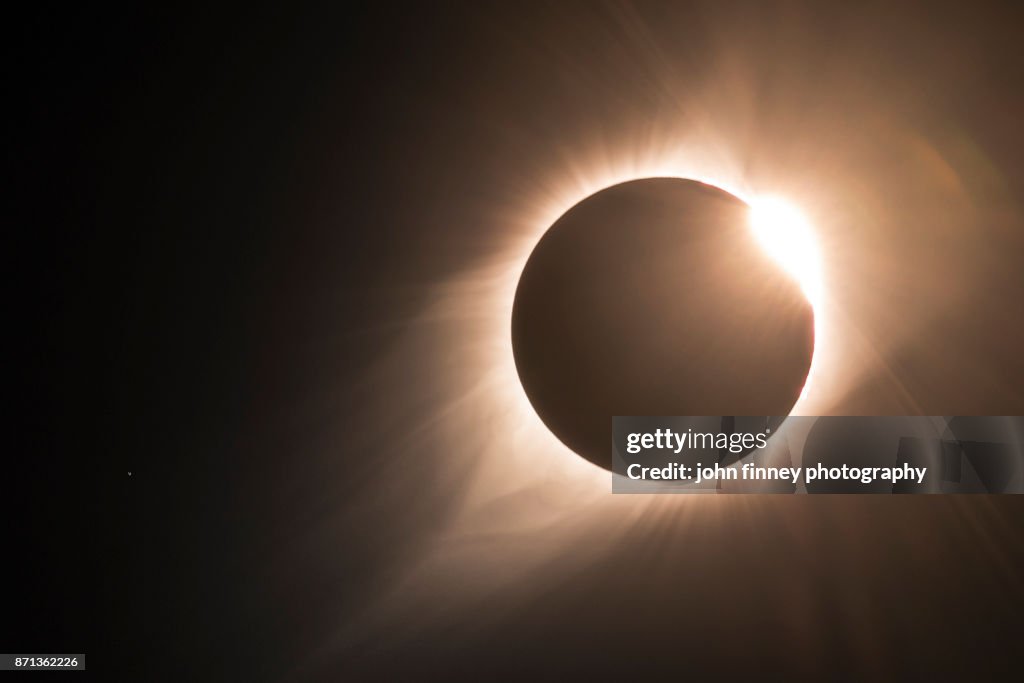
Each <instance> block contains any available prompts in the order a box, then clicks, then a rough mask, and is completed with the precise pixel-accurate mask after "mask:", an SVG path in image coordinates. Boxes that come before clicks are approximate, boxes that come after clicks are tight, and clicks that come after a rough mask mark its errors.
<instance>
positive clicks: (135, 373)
mask: <svg viewBox="0 0 1024 683" xmlns="http://www.w3.org/2000/svg"><path fill="white" fill-rule="evenodd" d="M348 4H349V3H332V4H328V5H323V6H305V5H304V6H301V7H300V6H297V5H292V4H288V5H287V7H285V6H282V7H280V8H277V9H256V8H253V7H240V8H234V9H232V8H227V7H213V6H203V7H197V8H185V7H179V6H175V7H168V8H166V9H146V8H142V7H135V8H117V7H113V6H110V7H105V8H93V7H89V8H77V9H74V10H71V9H62V8H59V7H38V8H32V9H28V8H22V12H21V13H20V14H17V15H11V16H9V17H8V19H7V20H6V21H5V22H4V23H5V27H4V33H5V35H6V38H5V40H4V41H3V51H4V75H5V78H4V82H5V91H6V95H7V97H6V98H5V100H6V106H5V115H6V117H7V119H8V123H7V126H6V140H7V144H6V150H7V151H6V154H5V160H6V162H7V164H6V165H7V166H8V173H7V174H6V177H7V182H6V190H5V192H4V196H5V202H4V205H5V219H4V227H5V229H4V235H5V242H6V244H7V246H6V249H5V254H6V256H7V263H8V266H7V267H6V268H5V269H4V272H5V280H6V292H7V302H8V306H10V307H11V309H13V310H12V311H11V312H10V313H9V314H8V315H7V316H6V317H7V320H8V325H6V326H5V328H6V333H5V335H4V336H5V339H6V340H7V342H9V343H10V344H11V346H12V348H11V350H10V351H9V352H8V359H9V362H8V367H9V369H10V372H11V374H12V375H13V381H12V382H9V383H8V385H7V386H8V387H10V390H9V392H8V394H9V399H8V401H9V403H10V404H12V407H13V410H11V411H9V413H8V419H9V422H8V425H9V427H8V432H9V434H10V435H11V438H9V439H8V443H7V445H6V446H5V448H4V455H5V458H4V460H5V463H6V467H5V468H4V477H3V483H4V493H3V500H4V511H5V515H4V516H5V521H6V523H5V525H4V528H5V529H6V530H7V532H8V536H7V541H6V545H5V549H4V552H3V561H2V563H3V566H4V570H3V571H4V578H5V582H4V585H5V586H6V588H7V590H6V591H5V592H4V595H3V607H2V609H0V623H2V626H3V629H2V634H3V637H2V640H0V651H2V652H9V653H13V652H25V653H44V652H48V653H60V652H75V653H82V652H84V653H86V655H87V661H88V669H89V671H90V672H91V673H92V676H93V677H95V678H96V679H97V680H132V681H148V680H175V681H182V680H220V681H223V680H239V681H241V680H245V681H264V680H265V681H285V680H287V681H291V680H303V681H305V680H310V681H314V680H317V681H319V680H371V679H379V680H441V679H445V680H449V679H466V680H490V679H504V678H509V679H520V678H529V679H554V678H559V679H570V680H571V679H572V678H589V679H605V678H613V677H619V678H620V679H623V680H633V679H642V678H644V677H667V676H671V677H672V678H675V679H678V678H683V677H688V676H691V675H697V676H699V675H701V674H713V675H716V676H721V677H726V678H729V677H736V676H763V675H777V676H791V677H794V678H802V677H813V678H816V679H820V678H822V677H825V676H829V677H831V676H844V675H848V676H850V677H852V678H856V679H864V678H890V677H900V678H906V677H913V678H925V677H933V676H937V675H942V674H945V675H957V676H960V677H967V678H970V679H972V680H974V679H979V678H986V677H992V676H994V675H996V674H998V673H1001V672H1005V671H1006V666H1008V665H1009V664H1010V663H1012V662H1014V661H1015V655H1016V652H1017V648H1018V646H1019V642H1020V634H1021V628H1020V626H1019V624H1018V622H1019V615H1020V612H1021V608H1022V607H1024V583H1022V580H1021V578H1020V576H1021V571H1020V570H1021V569H1022V567H1024V502H1022V501H1020V500H1019V499H1018V497H1014V496H1001V497H994V496H993V497H989V496H977V497H947V496H934V497H926V496H920V497H917V496H906V497H883V496H877V497H871V496H863V497H853V496H850V497H843V496H822V497H811V496H806V497H788V496H778V497H760V496H749V497H727V496H719V497H713V499H712V498H711V497H707V498H708V500H704V499H703V498H705V497H699V498H702V500H697V501H689V500H687V499H686V498H687V497H683V496H660V497H657V496H655V497H650V498H656V500H650V499H648V498H646V497H632V498H631V497H628V496H616V497H615V500H614V501H612V500H611V499H612V498H613V497H612V495H611V493H610V485H609V484H608V482H607V481H606V480H605V479H604V478H601V479H600V484H599V485H598V487H597V488H593V487H591V489H588V488H587V484H585V483H578V485H577V484H575V483H574V484H572V485H569V486H565V485H562V484H559V483H558V482H560V481H562V480H560V479H558V477H560V476H562V475H561V474H557V473H556V474H553V473H552V472H554V471H555V470H557V472H558V473H561V472H562V469H561V468H562V467H563V464H560V463H561V461H558V458H563V459H564V458H566V457H569V456H571V455H572V454H571V453H568V452H566V453H564V454H563V453H561V452H558V453H554V452H553V451H552V450H551V449H550V448H549V447H548V442H547V441H544V442H543V443H541V442H539V441H538V440H537V439H535V438H534V436H532V435H533V434H534V433H535V431H531V430H534V427H532V426H531V427H529V428H526V427H523V426H522V424H521V423H513V421H512V419H511V418H510V417H509V415H510V414H512V412H514V408H509V407H508V406H517V405H519V404H518V403H516V401H517V400H518V399H517V398H515V397H518V396H519V392H521V388H520V387H519V386H517V384H516V383H515V382H511V381H506V378H505V374H503V373H505V370H504V369H503V368H505V367H506V366H507V365H508V361H507V359H506V357H509V358H510V355H509V354H507V353H505V351H506V350H507V349H506V347H505V346H503V344H504V343H505V339H504V338H502V337H501V335H498V336H497V337H494V336H491V330H492V328H493V329H499V328H500V329H506V328H503V327H500V325H499V324H498V323H501V324H504V323H502V321H504V320H505V318H501V315H504V314H503V313H500V311H504V310H505V309H504V308H503V307H507V306H510V305H511V299H510V297H508V296H505V294H507V293H508V292H510V291H511V290H510V289H508V287H507V286H506V284H507V283H511V284H512V285H514V283H515V278H516V276H517V275H518V272H519V271H518V270H517V269H521V268H522V258H521V257H522V256H523V255H524V254H523V252H522V248H521V246H522V244H524V243H525V242H524V240H525V241H529V240H530V239H532V240H534V241H536V239H537V238H539V237H540V234H541V233H542V231H543V228H544V227H546V225H536V224H535V222H536V219H537V217H538V216H542V215H543V216H546V217H547V219H548V220H549V222H548V223H547V224H550V219H551V218H554V217H557V215H558V212H557V211H556V212H555V213H554V214H551V213H550V210H549V209H550V207H552V206H560V207H561V208H562V210H564V209H565V208H568V204H566V201H568V202H569V204H571V203H573V202H575V201H578V200H579V199H582V198H583V196H584V195H585V194H586V192H583V193H581V192H580V189H579V188H588V189H589V191H594V190H597V189H600V187H602V186H603V185H607V184H610V183H609V181H611V180H616V181H617V180H624V179H627V178H626V177H628V176H630V174H639V175H641V176H650V175H658V174H661V172H663V171H664V168H665V165H664V164H663V163H661V162H660V161H658V162H657V163H654V162H652V161H651V160H652V159H656V160H662V159H664V158H669V157H672V154H673V153H674V152H673V151H672V150H682V152H680V154H682V157H680V158H684V159H685V160H687V161H686V164H685V166H686V169H691V168H693V167H694V166H701V164H702V163H706V164H707V167H708V168H709V169H711V170H709V171H708V173H709V174H711V175H715V174H722V173H726V174H728V175H731V176H732V177H733V178H735V179H739V180H742V181H743V182H747V183H749V184H750V185H751V186H752V187H767V188H769V189H771V190H772V191H776V192H780V193H783V194H787V195H788V196H794V197H797V198H798V199H800V200H801V201H802V202H803V204H804V205H805V206H806V207H807V210H808V211H809V212H810V213H812V214H813V215H814V217H815V218H816V219H817V223H818V225H819V227H820V228H821V230H822V234H823V235H824V237H823V250H824V251H825V252H826V260H827V267H828V269H829V271H828V272H829V273H830V274H831V277H832V289H831V294H832V296H833V298H834V300H835V301H836V302H838V303H837V304H836V306H835V310H836V311H837V313H836V314H835V316H834V319H835V320H836V321H837V322H836V323H835V325H836V327H835V330H836V331H835V332H834V334H833V337H834V338H835V339H838V340H839V341H838V342H836V343H835V344H834V345H833V347H832V348H833V349H839V350H837V351H835V352H834V357H835V358H836V359H838V360H835V361H834V367H835V368H836V373H835V378H834V380H833V378H832V376H831V375H829V374H828V373H827V372H826V374H825V377H826V379H825V380H823V384H821V385H819V386H824V387H827V388H828V391H827V392H826V393H824V394H822V395H823V398H822V399H821V403H820V409H821V412H822V413H823V414H824V413H826V412H827V413H834V414H851V415H861V414H864V415H875V414H878V415H885V414H895V415H901V414H920V415H1022V414H1024V388H1022V387H1024V355H1022V353H1021V349H1022V348H1024V317H1022V316H1024V303H1022V302H1024V274H1022V271H1021V267H1020V260H1021V256H1022V255H1024V132H1022V130H1021V128H1020V122H1021V121H1022V120H1024V94H1022V91H1021V85H1022V84H1024V51H1022V50H1021V47H1020V36H1019V26H1020V21H1019V17H1018V16H1017V15H1016V13H1015V12H1014V11H1013V8H1012V3H1006V4H1005V5H998V4H989V3H970V6H969V7H968V6H965V7H962V8H958V9H957V8H953V7H945V6H943V7H938V6H936V5H935V4H934V3H919V4H902V3H897V4H896V5H898V6H894V4H893V3H866V4H865V3H799V2H780V3H715V2H709V3H634V4H631V3H596V2H595V3H589V2H577V3H540V2H538V3H513V2H508V3H496V4H492V3H450V4H449V3H442V4H439V5H437V4H430V3H395V4H388V5H387V6H376V5H375V4H366V5H362V6H359V7H348V6H347V5H348ZM693 150H697V151H693ZM687 155H690V156H687ZM673 158H674V157H673ZM655 167H657V168H655ZM701 168H703V167H702V166H701ZM648 169H650V170H648ZM686 169H683V170H686ZM654 171H657V172H658V173H655V172H654ZM681 172H682V171H681ZM602 184H603V185H602ZM531 231H533V232H531ZM492 304H493V305H492ZM494 311H499V314H495V313H494ZM840 312H841V313H840ZM495 315H497V318H495ZM492 318H493V319H497V320H498V323H495V324H494V325H492V323H491V321H492ZM652 334H654V332H652ZM503 354H504V355H503ZM495 359H497V360H495ZM509 367H510V366H509ZM827 369H828V368H826V370H827ZM530 419H532V418H530ZM531 424H532V423H531ZM523 434H526V435H527V436H522V435H523ZM535 451H536V453H537V455H536V457H537V458H541V459H542V461H543V462H544V463H552V462H553V463H555V464H554V465H549V464H544V465H538V466H536V467H534V465H533V464H531V463H533V462H540V461H534V460H531V458H533V457H534V455H533V454H534V452H535ZM552 453H554V454H553V455H552ZM556 456H557V457H556ZM524 463H525V464H524ZM584 466H586V467H590V466H589V465H586V464H585V463H583V464H580V463H576V462H572V463H568V464H565V465H564V467H565V468H567V471H570V472H575V471H577V470H575V469H573V468H577V467H579V468H583V467H584ZM580 471H582V470H580ZM586 472H587V473H588V476H589V474H590V472H589V470H587V471H586ZM588 481H589V480H588ZM630 498H631V499H630ZM627 499H629V500H627ZM709 501H710V502H709ZM737 501H739V502H737ZM630 506H633V507H630ZM63 675H66V676H75V675H80V674H71V673H67V674H63Z"/></svg>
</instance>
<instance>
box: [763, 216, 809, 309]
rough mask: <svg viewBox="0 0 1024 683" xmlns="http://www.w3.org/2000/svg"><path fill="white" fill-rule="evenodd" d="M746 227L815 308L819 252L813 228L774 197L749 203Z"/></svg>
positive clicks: (803, 218)
mask: <svg viewBox="0 0 1024 683" xmlns="http://www.w3.org/2000/svg"><path fill="white" fill-rule="evenodd" d="M750 227H751V228H752V229H753V231H754V235H755V236H756V237H757V239H758V241H759V242H760V243H761V245H762V246H763V247H764V248H765V250H767V252H768V254H769V255H770V256H771V257H772V258H773V259H775V261H776V262H777V263H778V264H779V265H781V266H782V267H783V268H785V269H786V271H787V272H788V273H789V274H790V275H792V276H793V277H795V278H796V280H797V282H799V283H800V287H801V288H802V289H803V291H804V295H805V296H806V297H807V299H808V300H809V301H810V302H811V305H812V306H814V307H815V308H817V307H818V304H819V303H820V302H821V296H822V278H821V254H820V252H819V251H818V244H817V242H816V240H815V238H814V231H813V230H812V229H811V226H810V224H809V223H808V222H807V219H806V218H805V217H804V215H803V214H802V213H801V212H800V211H799V210H798V209H797V208H796V207H794V206H793V205H792V204H789V203H788V202H786V201H785V200H782V199H778V198H775V197H765V198H761V199H757V200H755V201H753V202H751V209H750Z"/></svg>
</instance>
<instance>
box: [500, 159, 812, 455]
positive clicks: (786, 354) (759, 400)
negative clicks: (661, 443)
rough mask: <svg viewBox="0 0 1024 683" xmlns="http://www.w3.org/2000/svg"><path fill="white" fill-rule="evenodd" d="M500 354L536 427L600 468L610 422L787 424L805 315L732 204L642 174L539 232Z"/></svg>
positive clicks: (706, 191)
mask: <svg viewBox="0 0 1024 683" xmlns="http://www.w3.org/2000/svg"><path fill="white" fill-rule="evenodd" d="M512 346H513V352H514V354H515V362H516V368H517V370H518V372H519V377H520V380H521V381H522V383H523V387H524V389H525V390H526V395H527V396H528V397H529V399H530V402H531V403H532V404H533V407H534V409H535V410H536V411H537V414H538V415H539V416H540V418H541V420H543V421H544V424H546V425H547V426H548V428H549V429H550V430H551V431H552V432H553V433H554V434H555V436H557V437H558V438H559V439H560V440H561V441H562V442H563V443H565V444H566V445H567V446H568V447H569V448H571V449H572V450H574V451H575V452H576V453H578V454H580V455H581V456H583V457H584V458H586V459H587V460H589V461H591V462H593V463H595V464H597V465H599V466H601V467H604V468H606V469H610V467H611V459H612V458H611V434H612V432H611V418H612V416H613V415H787V414H788V413H789V411H790V410H791V409H792V407H793V404H794V403H796V400H797V398H798V397H799V395H800V391H801V389H802V387H803V384H804V382H805V380H806V378H807V371H808V369H809V368H810V363H811V355H812V353H813V348H814V313H813V310H812V309H811V305H810V304H809V303H808V301H807V299H806V297H804V295H803V293H802V291H801V289H800V287H799V286H798V284H797V283H796V281H795V280H794V279H793V278H792V277H791V276H790V275H788V274H787V273H786V272H785V271H783V270H782V268H781V267H780V266H778V265H777V264H776V263H775V262H774V261H772V260H771V259H770V257H769V256H768V255H767V253H766V252H765V250H764V249H763V248H762V247H761V246H760V245H759V244H758V243H757V242H756V240H755V238H754V236H753V234H752V232H751V231H750V229H749V223H748V206H747V205H746V204H745V203H744V202H743V201H741V200H740V199H738V198H737V197H735V196H733V195H731V194H729V193H728V192H725V191H724V190H721V189H719V188H716V187H713V186H710V185H706V184H704V183H699V182H697V181H693V180H683V179H679V178H649V179H644V180H635V181H630V182H626V183H622V184H619V185H615V186H612V187H609V188H607V189H604V190H602V191H600V192H597V193H596V194H593V195H591V196H590V197H587V198H586V199H584V200H583V201H581V202H580V203H578V204H576V205H575V206H574V207H572V208H571V209H569V211H567V212H566V213H565V214H564V215H562V217H561V218H559V219H558V220H557V221H556V222H555V224H554V225H553V226H551V228H550V229H549V230H548V231H547V233H546V234H545V235H544V236H543V238H542V239H541V240H540V242H539V243H538V244H537V246H536V247H535V248H534V250H533V253H532V254H531V255H530V258H529V260H528V261H527V263H526V267H525V268H524V269H523V274H522V277H521V278H520V280H519V286H518V288H517V289H516V296H515V303H514V305H513V311H512Z"/></svg>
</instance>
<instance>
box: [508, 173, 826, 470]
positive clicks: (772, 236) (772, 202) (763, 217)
mask: <svg viewBox="0 0 1024 683" xmlns="http://www.w3.org/2000/svg"><path fill="white" fill-rule="evenodd" d="M666 177H668V178H680V179H688V180H697V181H698V182H701V183H704V184H707V185H711V186H714V187H717V188H719V189H722V190H725V191H726V192H729V193H730V194H732V195H734V196H735V197H737V198H738V199H740V200H741V201H743V202H744V203H745V204H747V205H748V206H749V207H750V228H751V230H752V232H753V233H754V235H755V236H756V238H757V241H758V242H759V243H760V244H761V245H762V246H763V247H764V248H765V250H766V252H767V253H768V254H769V256H770V257H771V258H772V259H773V260H775V261H776V262H777V263H779V265H780V266H781V267H782V268H783V269H784V270H785V271H786V272H787V273H789V274H790V275H791V276H792V277H793V278H794V279H796V280H797V282H798V283H799V285H800V287H801V289H802V291H803V292H804V295H805V296H806V298H807V300H808V301H809V302H810V304H811V307H812V310H813V311H814V335H815V342H814V346H813V352H812V357H811V363H810V366H809V368H808V371H807V375H806V379H805V381H804V385H803V388H802V390H801V393H800V396H799V398H798V400H797V402H796V403H795V404H794V405H793V407H792V408H791V410H790V414H808V413H809V412H810V411H808V410H807V404H808V396H809V391H810V388H811V385H812V381H811V380H812V377H814V376H815V375H816V374H819V373H817V372H816V371H818V370H819V369H820V368H819V366H820V362H819V361H820V358H821V350H822V348H823V346H822V345H823V342H824V340H825V334H824V331H825V325H824V320H825V318H826V316H825V315H824V291H825V290H824V279H823V276H822V270H823V269H822V262H821V256H820V250H819V248H818V244H817V240H816V235H815V234H814V230H813V228H812V227H811V224H810V222H809V221H808V220H807V218H806V217H805V216H804V214H803V213H802V212H800V211H799V210H798V209H796V208H795V207H794V205H793V204H791V203H790V202H788V201H786V200H784V199H781V198H779V197H776V196H771V195H757V194H754V193H752V192H744V191H741V190H738V189H737V188H736V185H735V184H732V183H727V182H723V181H721V180H718V179H715V178H711V177H709V176H705V175H701V174H694V173H689V174H681V173H658V172H651V173H639V174H635V175H634V174H626V173H624V174H622V175H621V176H617V177H614V178H607V179H602V181H601V182H581V179H580V178H579V177H577V178H576V179H575V180H576V181H577V183H578V185H579V191H578V192H572V193H568V192H566V193H564V194H563V195H562V196H561V197H559V198H558V199H559V200H558V201H549V202H547V205H546V206H545V207H544V211H543V212H539V213H540V214H541V215H542V216H543V217H538V219H537V222H536V223H534V225H535V226H537V229H535V231H533V234H532V235H531V239H529V240H524V242H525V245H524V246H525V248H522V251H521V255H520V257H519V258H517V259H516V260H515V265H514V266H513V267H512V268H511V269H510V271H511V272H510V273H509V277H508V285H507V290H506V294H505V295H504V296H503V297H502V299H503V313H504V317H505V320H504V322H505V325H504V332H505V333H504V340H505V344H504V345H505V346H506V347H507V348H506V351H505V353H504V354H503V355H504V363H503V364H504V366H505V371H506V372H508V373H510V377H509V380H508V381H510V382H513V383H514V384H515V385H516V387H517V394H518V398H519V400H518V403H519V404H520V406H521V408H522V410H523V411H524V412H525V413H527V414H529V415H530V417H531V418H532V419H533V420H536V421H537V422H538V423H540V418H539V416H538V415H537V414H536V412H535V411H534V409H533V406H532V404H531V403H530V400H529V398H528V397H527V395H526V393H525V389H524V388H523V385H522V383H521V381H520V378H519V376H518V374H517V373H516V370H515V364H514V360H513V351H512V345H511V336H510V330H511V311H512V301H513V299H514V296H515V291H516V286H517V283H518V282H519V279H520V278H521V276H522V272H523V269H524V268H525V265H526V262H527V260H528V259H529V257H530V254H531V253H532V252H533V250H534V249H535V248H536V245H537V243H538V242H539V241H540V239H541V238H542V237H543V236H544V234H546V232H547V230H548V229H549V228H550V227H551V225H553V224H554V223H555V221H557V220H558V219H559V217H560V216H562V215H563V214H565V213H566V212H567V211H568V210H569V209H571V208H572V207H573V206H575V205H576V204H577V203H579V202H580V201H582V200H584V199H586V198H587V197H589V196H591V195H593V194H595V193H597V192H600V191H601V190H603V189H606V188H608V187H611V186H614V185H617V184H619V183H623V182H627V181H632V180H644V179H648V178H666ZM540 428H541V430H543V431H544V432H546V433H547V434H548V436H550V437H552V441H553V442H555V443H556V444H557V447H558V448H560V449H565V450H566V451H567V452H569V453H572V451H571V450H570V449H568V448H567V447H566V446H565V445H564V444H562V442H561V441H559V440H558V439H557V438H554V436H553V435H551V434H550V432H548V430H547V429H546V427H545V426H544V425H543V423H540ZM573 455H575V453H573ZM575 459H577V458H574V460H575Z"/></svg>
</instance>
